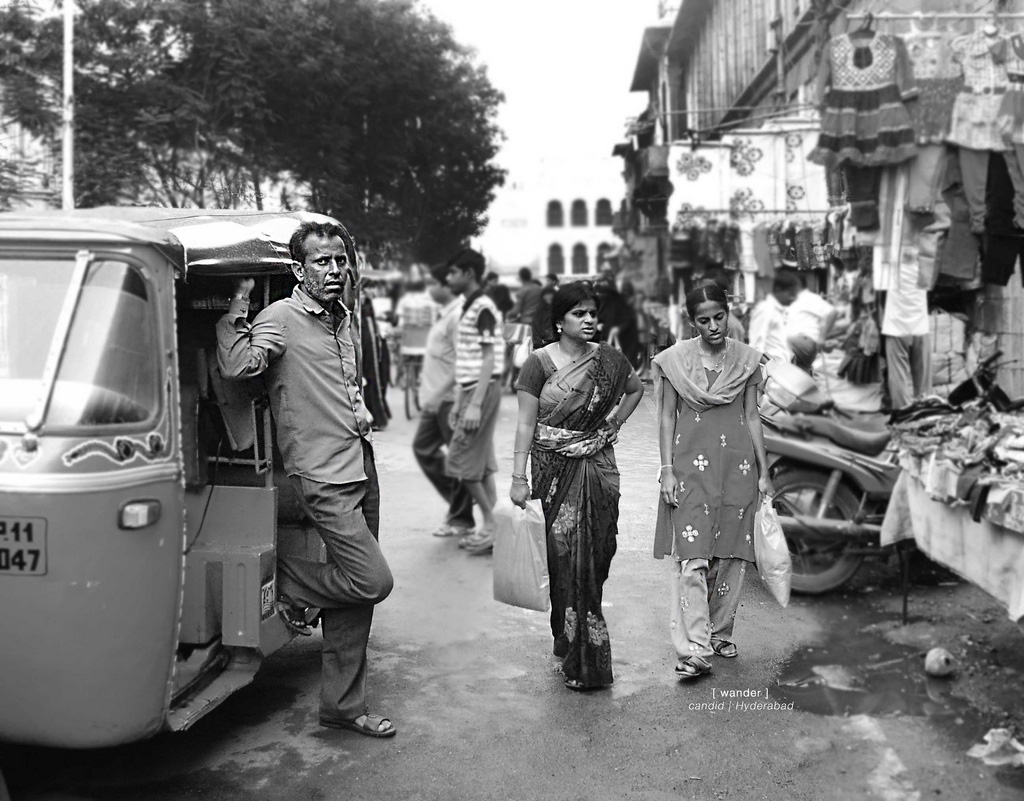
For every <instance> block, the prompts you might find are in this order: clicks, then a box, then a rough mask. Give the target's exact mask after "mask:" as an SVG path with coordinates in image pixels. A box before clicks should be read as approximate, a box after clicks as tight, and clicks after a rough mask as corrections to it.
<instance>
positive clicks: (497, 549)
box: [494, 500, 551, 612]
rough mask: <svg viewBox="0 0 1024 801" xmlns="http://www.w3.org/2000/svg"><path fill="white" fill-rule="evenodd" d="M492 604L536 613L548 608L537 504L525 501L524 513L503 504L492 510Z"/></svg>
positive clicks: (544, 544) (541, 514)
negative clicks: (498, 602) (500, 604)
mask: <svg viewBox="0 0 1024 801" xmlns="http://www.w3.org/2000/svg"><path fill="white" fill-rule="evenodd" d="M494 600H495V601H501V603H503V604H509V605H511V606H521V607H523V608H524V609H536V610H537V611H538V612H547V611H548V609H549V608H550V607H551V592H550V585H549V581H548V547H547V540H546V537H545V534H544V511H543V510H542V509H541V505H540V501H539V500H534V501H527V502H526V508H525V509H521V508H520V507H518V506H516V505H515V504H513V503H512V502H511V501H502V502H500V503H499V504H498V505H497V506H496V507H495V509H494Z"/></svg>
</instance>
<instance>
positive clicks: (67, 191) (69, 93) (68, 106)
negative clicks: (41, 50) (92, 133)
mask: <svg viewBox="0 0 1024 801" xmlns="http://www.w3.org/2000/svg"><path fill="white" fill-rule="evenodd" d="M74 25H75V3H74V0H64V114H63V116H62V121H63V124H62V126H61V127H62V130H61V145H62V147H61V153H62V156H63V158H62V164H61V208H62V209H65V210H67V209H73V208H74V207H75V87H74V50H73V39H74V37H73V33H74Z"/></svg>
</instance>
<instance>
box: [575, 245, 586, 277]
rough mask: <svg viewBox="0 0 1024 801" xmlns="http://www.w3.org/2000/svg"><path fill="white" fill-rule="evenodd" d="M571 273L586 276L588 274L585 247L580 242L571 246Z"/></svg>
mask: <svg viewBox="0 0 1024 801" xmlns="http://www.w3.org/2000/svg"><path fill="white" fill-rule="evenodd" d="M572 272H573V275H581V274H582V275H586V274H587V273H588V272H589V265H588V264H587V246H586V245H584V244H583V243H582V242H581V243H579V244H577V245H573V246H572Z"/></svg>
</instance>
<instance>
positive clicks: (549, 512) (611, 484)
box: [531, 346, 632, 687]
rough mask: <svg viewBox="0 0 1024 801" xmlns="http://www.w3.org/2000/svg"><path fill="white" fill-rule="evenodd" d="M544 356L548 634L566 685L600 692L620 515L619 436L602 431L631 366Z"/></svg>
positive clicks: (616, 356)
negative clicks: (608, 584)
mask: <svg viewBox="0 0 1024 801" xmlns="http://www.w3.org/2000/svg"><path fill="white" fill-rule="evenodd" d="M543 357H544V359H545V360H546V361H547V364H546V368H547V369H548V370H552V371H553V372H551V373H550V375H549V376H548V378H547V381H546V382H545V384H544V386H543V388H542V389H541V392H540V396H539V407H538V413H537V428H536V433H535V434H534V442H533V447H532V450H531V455H532V459H531V463H532V477H533V487H534V497H535V498H540V500H541V504H542V506H543V508H544V519H545V521H546V527H547V547H548V570H549V572H550V574H551V632H552V635H553V636H554V638H555V653H556V654H558V655H561V654H563V653H564V654H565V661H564V663H563V666H562V670H563V672H564V674H565V677H566V679H569V680H573V681H577V682H579V683H580V684H581V685H583V686H584V687H602V686H605V685H608V684H611V683H612V665H611V661H612V660H611V644H610V643H609V640H608V626H607V625H606V623H605V620H604V615H603V613H602V611H601V596H602V593H603V588H604V582H605V579H607V578H608V569H609V567H610V566H611V561H612V556H614V555H615V538H616V534H617V533H618V517H619V471H618V468H617V467H616V464H615V452H614V451H613V449H612V445H613V444H614V442H615V437H616V435H615V433H614V429H611V428H609V427H602V425H603V423H604V422H605V419H606V418H607V417H608V415H609V414H610V413H611V411H612V410H613V409H614V408H615V406H616V405H617V404H618V402H619V400H620V399H621V398H622V395H623V392H624V391H625V387H626V382H627V380H628V379H629V377H630V375H631V373H632V368H631V366H630V364H629V362H628V361H627V360H626V358H625V357H624V356H623V355H622V354H621V353H619V352H618V351H617V350H615V349H614V348H610V347H608V346H602V347H600V348H598V349H597V350H594V351H593V352H591V353H589V354H587V355H586V356H585V357H583V358H582V359H580V361H578V362H575V363H573V364H570V365H567V366H566V367H563V368H562V369H555V368H554V365H553V364H551V363H550V359H548V358H547V355H546V354H544V355H543Z"/></svg>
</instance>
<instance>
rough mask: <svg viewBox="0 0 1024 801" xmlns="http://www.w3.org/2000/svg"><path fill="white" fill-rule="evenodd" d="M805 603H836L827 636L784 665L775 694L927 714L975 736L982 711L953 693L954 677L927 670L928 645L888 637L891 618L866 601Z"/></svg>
mask: <svg viewBox="0 0 1024 801" xmlns="http://www.w3.org/2000/svg"><path fill="white" fill-rule="evenodd" d="M803 603H807V604H811V605H814V606H817V607H821V606H827V607H830V609H829V610H828V612H827V613H826V615H825V619H827V620H829V621H830V622H831V623H832V625H831V627H830V629H829V632H828V633H827V635H826V638H825V639H824V640H822V641H819V642H817V643H815V644H814V645H811V646H808V647H805V648H802V649H800V650H798V651H796V652H794V653H793V654H792V655H791V656H790V657H789V658H788V659H787V660H786V661H785V662H784V663H783V665H782V669H781V672H780V674H779V679H778V686H777V687H776V688H774V689H773V691H772V697H773V698H774V699H775V700H778V701H783V702H787V703H789V702H791V703H793V704H794V706H795V708H796V709H800V710H803V711H805V712H810V713H813V714H816V715H828V716H837V717H853V716H856V715H869V716H872V717H890V716H899V715H906V716H913V717H925V718H929V719H931V720H934V721H936V722H939V723H940V724H943V728H944V729H946V728H948V729H949V730H950V732H951V733H953V734H954V736H955V737H956V739H957V740H958V741H961V742H963V743H964V744H969V743H970V742H973V739H974V737H975V736H976V734H977V732H978V731H979V730H982V731H983V730H984V725H983V719H982V718H983V716H982V714H981V713H980V712H978V711H977V710H976V709H975V708H974V707H973V706H971V704H970V703H969V702H968V701H967V700H965V699H963V698H960V697H957V696H955V695H953V692H952V690H953V686H954V682H953V680H951V679H942V678H934V677H931V676H929V675H927V674H926V673H925V671H924V654H925V651H924V650H922V649H920V648H915V647H912V646H908V645H901V644H898V643H893V642H890V641H888V640H887V639H885V638H884V637H883V636H882V632H883V631H884V629H885V627H886V626H885V624H886V623H889V622H890V619H889V618H887V617H884V616H882V615H879V614H878V613H876V612H874V611H873V610H871V609H870V608H867V609H865V608H864V607H863V606H862V605H861V604H854V605H847V604H845V603H843V602H842V601H838V600H836V601H832V600H826V599H822V598H815V599H809V600H807V601H803Z"/></svg>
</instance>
